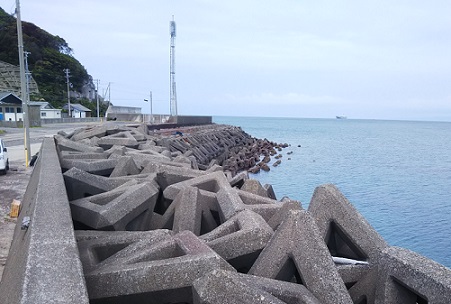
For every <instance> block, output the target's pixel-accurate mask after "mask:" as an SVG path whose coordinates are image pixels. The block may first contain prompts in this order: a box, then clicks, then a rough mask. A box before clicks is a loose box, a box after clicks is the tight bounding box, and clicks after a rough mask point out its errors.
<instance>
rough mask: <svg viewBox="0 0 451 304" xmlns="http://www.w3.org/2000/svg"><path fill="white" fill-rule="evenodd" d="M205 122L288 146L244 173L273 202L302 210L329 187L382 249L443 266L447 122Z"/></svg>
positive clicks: (447, 251)
mask: <svg viewBox="0 0 451 304" xmlns="http://www.w3.org/2000/svg"><path fill="white" fill-rule="evenodd" d="M213 120H214V122H215V123H221V124H230V125H235V126H240V127H242V129H243V130H244V131H245V132H247V133H249V134H250V135H252V136H254V137H258V138H268V139H269V140H272V141H276V142H278V143H288V144H290V145H291V146H290V147H289V148H287V149H284V151H283V152H282V154H283V155H284V156H283V160H282V164H281V165H280V166H279V167H276V168H274V167H271V171H270V172H267V173H266V172H262V173H259V174H255V175H253V176H252V177H253V178H256V179H258V180H259V181H260V182H261V183H262V184H271V185H273V187H274V190H275V192H276V195H277V198H278V199H280V198H282V197H283V196H289V197H290V198H292V199H296V200H300V201H301V202H302V205H303V207H304V208H307V207H308V204H309V202H310V199H311V197H312V195H313V191H314V189H315V187H316V186H319V185H321V184H325V183H333V184H335V185H336V186H338V188H339V189H340V190H341V191H342V192H343V194H344V195H345V196H346V197H347V198H348V199H349V200H350V201H351V203H352V204H353V205H354V206H355V207H356V208H357V209H358V210H359V212H360V213H362V215H363V216H365V218H366V219H367V220H368V221H369V222H370V224H371V225H372V226H373V227H374V228H375V229H376V230H377V231H378V232H379V234H381V235H382V237H383V238H384V239H385V240H386V241H387V242H388V243H389V244H390V245H392V246H400V247H405V248H408V249H411V250H413V251H416V252H418V253H420V254H422V255H424V256H426V257H428V258H431V259H433V260H435V261H437V262H439V263H441V264H443V265H445V266H447V267H451V123H447V122H410V121H381V120H353V119H345V120H338V119H293V118H255V117H254V118H249V117H214V119H213ZM298 145H301V147H298ZM288 151H293V154H292V155H286V153H287V152H288ZM288 157H290V158H291V160H288Z"/></svg>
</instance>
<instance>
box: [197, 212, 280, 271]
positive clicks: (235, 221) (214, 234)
mask: <svg viewBox="0 0 451 304" xmlns="http://www.w3.org/2000/svg"><path fill="white" fill-rule="evenodd" d="M273 233H274V231H273V230H272V229H271V227H269V225H268V224H267V223H266V222H265V220H264V219H263V218H262V217H261V216H260V215H258V214H257V213H255V212H252V211H250V210H243V211H241V212H240V213H238V214H237V215H235V216H233V217H231V218H230V219H229V220H227V221H226V222H224V223H222V224H221V225H220V226H219V227H217V228H216V229H214V230H213V231H211V232H209V233H207V234H204V235H202V236H201V239H203V240H204V241H206V242H207V245H208V246H210V248H211V249H213V250H214V251H215V252H216V253H218V254H219V255H220V256H221V257H222V258H224V259H225V260H227V261H228V262H229V263H230V264H231V265H232V266H234V267H235V269H237V270H240V269H247V270H249V269H250V268H251V266H252V264H253V263H254V261H255V258H257V256H258V254H259V253H260V251H261V250H262V249H263V248H264V247H265V246H266V244H267V243H268V241H269V239H270V238H271V237H272V235H273ZM246 272H247V271H246Z"/></svg>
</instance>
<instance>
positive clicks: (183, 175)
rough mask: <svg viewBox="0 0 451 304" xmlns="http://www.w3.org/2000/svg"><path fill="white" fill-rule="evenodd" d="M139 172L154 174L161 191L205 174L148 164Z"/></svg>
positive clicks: (172, 165) (182, 168) (183, 168)
mask: <svg viewBox="0 0 451 304" xmlns="http://www.w3.org/2000/svg"><path fill="white" fill-rule="evenodd" d="M151 168H153V169H151ZM141 172H142V173H146V172H156V173H157V181H158V184H159V185H160V187H161V188H162V189H163V190H164V189H166V188H167V187H169V186H170V185H173V184H177V183H180V182H183V181H186V180H189V179H193V178H197V177H200V176H204V175H205V172H201V171H199V170H193V169H190V168H187V167H184V166H177V165H176V166H174V164H166V163H160V164H157V163H153V164H150V163H149V164H148V165H147V166H146V168H144V169H143V170H142V171H141Z"/></svg>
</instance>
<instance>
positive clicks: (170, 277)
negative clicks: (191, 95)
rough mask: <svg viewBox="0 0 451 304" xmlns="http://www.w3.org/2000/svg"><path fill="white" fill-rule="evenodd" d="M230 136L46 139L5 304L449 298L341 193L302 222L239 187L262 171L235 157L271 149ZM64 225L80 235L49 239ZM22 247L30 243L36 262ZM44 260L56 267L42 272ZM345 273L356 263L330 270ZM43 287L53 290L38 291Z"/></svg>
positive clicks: (425, 268)
mask: <svg viewBox="0 0 451 304" xmlns="http://www.w3.org/2000/svg"><path fill="white" fill-rule="evenodd" d="M229 127H230V128H229V129H227V127H224V126H220V125H213V126H206V127H197V128H190V129H189V130H190V131H189V133H188V132H187V131H185V132H183V131H182V130H187V129H179V130H178V131H175V132H180V133H181V134H179V133H175V134H172V133H171V132H172V131H171V132H170V134H164V135H159V134H155V133H153V132H152V133H150V132H148V130H147V129H145V128H143V127H142V125H140V126H117V127H112V126H99V127H90V128H85V129H80V130H76V131H74V132H69V133H66V132H59V134H58V135H56V136H55V137H54V138H45V139H44V141H43V146H42V150H41V153H40V155H39V157H38V161H37V163H36V167H35V168H34V170H33V174H32V176H31V179H30V184H31V185H34V186H33V187H31V188H30V187H29V189H31V190H30V191H33V189H34V187H36V192H37V193H38V194H39V195H34V192H29V191H28V190H27V193H26V194H25V196H24V202H25V205H24V206H26V209H24V210H23V211H22V213H21V216H20V219H19V220H21V219H23V217H24V216H25V215H26V214H28V215H32V218H31V223H32V225H31V226H30V227H29V228H28V229H32V230H31V231H33V232H34V233H33V234H30V233H28V232H29V231H28V230H27V229H25V231H22V230H16V236H15V239H14V242H13V246H12V249H11V252H13V255H12V256H11V255H10V258H9V259H8V263H7V268H6V270H5V272H4V277H5V278H6V279H5V281H2V284H1V285H0V294H2V296H3V295H5V297H6V303H15V302H17V300H18V299H21V298H22V296H23V295H22V293H21V290H23V288H32V287H33V288H36V289H32V290H33V294H32V295H28V296H29V299H30V301H33V299H34V300H36V299H37V298H33V297H34V296H35V295H36V296H37V295H39V296H40V297H41V299H42V298H46V299H48V300H51V299H53V298H55V297H58V298H61V297H62V298H64V299H65V302H67V303H71V302H74V301H73V299H75V298H72V297H73V296H74V295H76V299H77V300H78V302H77V303H84V302H86V303H87V302H88V301H90V300H95V299H97V300H102V299H107V298H111V297H117V296H121V297H122V298H123V299H124V301H127V299H132V298H133V297H139V296H140V295H144V294H146V295H147V296H151V297H161V298H160V299H164V301H175V302H187V303H191V302H192V301H193V298H192V297H197V299H203V300H206V299H208V298H210V299H216V300H217V301H220V300H219V299H221V298H227V297H234V296H237V295H238V296H239V297H241V296H242V297H245V295H246V294H249V293H251V294H254V295H256V296H258V297H261V296H262V297H266V298H268V299H269V298H271V299H272V298H274V299H276V298H277V299H279V300H280V299H281V297H283V294H286V293H287V292H288V290H290V292H292V294H293V297H295V298H296V297H299V298H300V297H301V295H302V296H303V297H304V299H309V300H311V301H320V302H323V303H350V302H352V301H356V300H358V299H361V298H362V297H365V298H366V299H367V300H368V301H369V302H374V301H375V300H378V301H389V302H390V301H391V300H393V299H394V298H390V297H397V293H393V294H387V293H386V292H385V291H386V288H391V290H394V291H396V292H399V293H404V294H406V296H409V297H410V296H412V295H417V297H419V298H417V299H420V301H423V300H424V297H426V298H427V299H428V300H431V301H432V299H435V301H441V300H443V299H447V298H449V297H450V296H451V282H449V280H447V278H449V277H450V274H451V269H449V268H446V267H443V266H442V265H440V264H438V263H436V262H434V261H432V260H428V259H426V258H424V257H421V256H419V255H418V254H416V253H413V252H411V251H408V250H405V249H402V248H397V247H391V246H389V245H388V244H387V243H386V242H385V241H384V240H383V239H382V237H381V236H380V235H379V234H378V233H377V232H376V231H375V230H374V229H373V228H372V227H371V225H369V223H368V222H367V221H366V220H365V219H364V218H363V217H362V216H361V215H360V214H359V213H358V211H357V210H356V209H355V208H354V207H353V206H352V205H351V204H350V203H349V201H348V200H347V199H346V198H345V197H344V196H343V195H342V194H341V193H340V191H339V190H338V189H337V188H336V187H335V186H333V185H323V186H319V187H317V189H316V190H315V193H314V196H313V198H312V202H311V203H310V205H309V208H308V210H304V209H303V208H302V206H301V204H300V203H299V202H296V201H293V200H290V199H289V198H283V199H281V200H277V199H276V196H275V194H274V191H273V190H272V187H271V186H270V185H265V186H262V185H261V184H260V183H259V182H258V181H256V180H252V179H249V176H248V174H247V172H246V171H243V172H241V173H238V172H235V173H238V174H233V173H234V172H233V170H234V169H235V166H234V165H236V166H237V167H238V168H239V167H240V166H243V165H244V166H246V161H245V160H246V159H248V160H249V165H250V164H251V161H250V159H251V158H252V157H254V158H255V155H254V154H252V153H249V154H248V155H246V153H242V154H239V153H240V152H243V151H242V150H243V148H242V147H247V148H248V149H247V151H250V152H257V153H258V152H259V151H260V152H261V151H263V148H261V149H257V148H258V147H254V146H253V145H254V144H255V141H258V140H257V139H252V138H250V136H249V135H247V134H246V133H244V132H243V131H242V130H241V129H240V128H236V127H232V126H229ZM243 133H244V134H243ZM263 142H264V141H263ZM240 146H242V147H241V148H239V147H240ZM234 147H237V149H238V150H239V151H234ZM253 147H254V148H256V149H257V150H255V151H253V149H252V148H253ZM280 148H281V147H280ZM281 149H282V148H281ZM276 150H278V149H276ZM229 153H230V154H229ZM262 154H265V153H262ZM267 154H269V155H270V154H271V153H270V152H268V153H267ZM276 154H277V152H276ZM229 156H230V157H229ZM229 160H230V161H229ZM254 160H255V159H254ZM259 160H260V158H259ZM240 161H241V163H240ZM230 163H232V164H233V165H230ZM44 164H45V165H44ZM227 166H228V167H227ZM226 167H227V168H228V169H232V170H227V169H225V168H226ZM61 173H62V174H61ZM41 179H44V180H45V182H44V180H41ZM64 192H66V193H67V198H66V197H63V196H61V193H64ZM55 205H57V206H59V208H54V206H55ZM118 206H121V207H120V208H118ZM69 207H70V210H69ZM67 222H71V223H73V225H74V228H75V230H73V229H70V228H68V227H67V226H55V227H54V228H55V229H51V228H50V227H49V226H48V225H50V226H52V225H58V223H67ZM49 229H51V235H48V230H49ZM88 229H89V230H88ZM125 230H126V231H125ZM33 236H34V237H39V241H38V239H33ZM49 237H50V239H49ZM24 238H26V239H27V241H26V242H21V241H20V240H21V239H22V240H23V239H24ZM28 238H30V239H29V240H28ZM47 241H48V242H49V243H46V242H47ZM27 242H30V243H33V244H35V246H36V247H35V248H34V250H33V251H28V250H29V247H27V246H28V245H27V244H30V243H27ZM44 244H51V245H50V248H52V249H53V251H52V252H49V247H48V245H46V246H47V247H46V246H44ZM121 244H122V245H121ZM123 244H127V245H126V246H125V247H124V245H123ZM154 246H156V247H154ZM115 248H116V249H115ZM138 248H140V249H139V250H138ZM155 248H166V249H164V252H165V253H164V254H163V253H157V252H156V251H155V250H156V249H155ZM174 248H175V249H174ZM281 249H282V251H283V252H285V253H289V256H290V259H288V260H287V261H285V262H284V263H281V264H280V263H279V264H277V263H275V262H274V261H282V260H283V259H284V256H285V253H283V254H281V251H280V250H281ZM24 252H28V254H29V255H30V256H29V257H28V258H25V257H24ZM102 252H103V253H102ZM106 252H110V253H108V254H106ZM47 255H49V256H55V257H58V258H57V260H58V261H61V262H59V263H58V264H57V265H55V264H54V261H55V260H54V259H51V258H45V259H42V257H44V256H45V257H47ZM153 255H155V257H153ZM157 256H158V258H157ZM74 257H75V260H74ZM151 257H153V258H151ZM332 257H334V258H335V257H341V258H346V259H344V260H340V259H332ZM349 260H350V261H353V263H354V264H342V262H334V261H346V263H347V262H349ZM30 261H31V262H30ZM35 261H39V263H38V265H40V267H42V269H46V268H45V267H46V265H47V266H48V267H50V268H52V269H53V270H52V273H46V275H45V276H44V277H42V276H36V273H35V272H33V271H31V272H30V276H29V277H27V280H21V279H19V280H17V278H18V277H19V278H20V277H21V271H22V270H23V269H25V268H28V267H31V268H33V267H34V266H32V265H31V264H36V262H35ZM137 262H138V264H136V263H137ZM29 263H31V264H29ZM68 265H71V267H70V268H68ZM398 269H399V272H397V270H398ZM237 271H238V273H237ZM117 274H118V276H117ZM162 274H163V275H162ZM250 275H253V276H252V277H251V276H250ZM54 276H58V277H59V280H54ZM393 276H395V277H396V278H397V280H398V281H399V282H400V283H397V282H392V279H391V278H392V277H393ZM147 277H152V278H154V279H153V280H152V282H149V281H148V280H146V278H147ZM251 278H252V279H251ZM43 280H44V281H45V280H50V281H51V282H52V284H53V288H52V289H51V290H46V289H39V287H40V286H44V285H45V284H44V285H42V284H43ZM50 281H49V282H50ZM132 281H133V284H132V283H131V282H132ZM163 281H164V282H166V283H165V284H162V282H163ZM284 281H285V282H284ZM38 282H39V283H38ZM112 282H114V283H112ZM227 282H235V283H234V284H232V286H231V285H228V284H229V283H227ZM290 282H291V283H290ZM436 282H439V285H440V286H437V285H436ZM293 283H297V284H293ZM35 284H36V285H35ZM404 285H408V286H409V288H410V289H409V290H408V291H405V290H404V289H405V288H404V287H403V286H404ZM67 286H72V288H71V290H70V292H69V290H68V289H67ZM206 286H211V287H208V288H206ZM224 286H229V288H224ZM263 286H266V287H265V288H264V287H263ZM403 288H404V289H403ZM277 290H279V291H277ZM6 291H8V292H9V293H8V294H6ZM174 291H178V292H179V293H174ZM174 297H175V298H174ZM243 299H244V298H243ZM248 300H249V301H250V302H249V303H252V302H251V299H248ZM162 301H163V300H162ZM217 301H216V302H217ZM74 303H75V302H74ZM121 303H122V302H121ZM218 303H221V302H218Z"/></svg>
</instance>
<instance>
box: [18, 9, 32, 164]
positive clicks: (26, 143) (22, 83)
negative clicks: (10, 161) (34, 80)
mask: <svg viewBox="0 0 451 304" xmlns="http://www.w3.org/2000/svg"><path fill="white" fill-rule="evenodd" d="M16 15H17V42H18V43H17V45H18V47H19V67H20V91H21V98H22V113H23V114H22V115H23V126H24V150H25V166H26V167H28V161H29V159H30V131H29V127H30V123H29V111H28V102H27V83H26V77H25V59H24V54H25V52H24V47H23V36H22V20H21V17H20V3H19V0H16Z"/></svg>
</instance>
